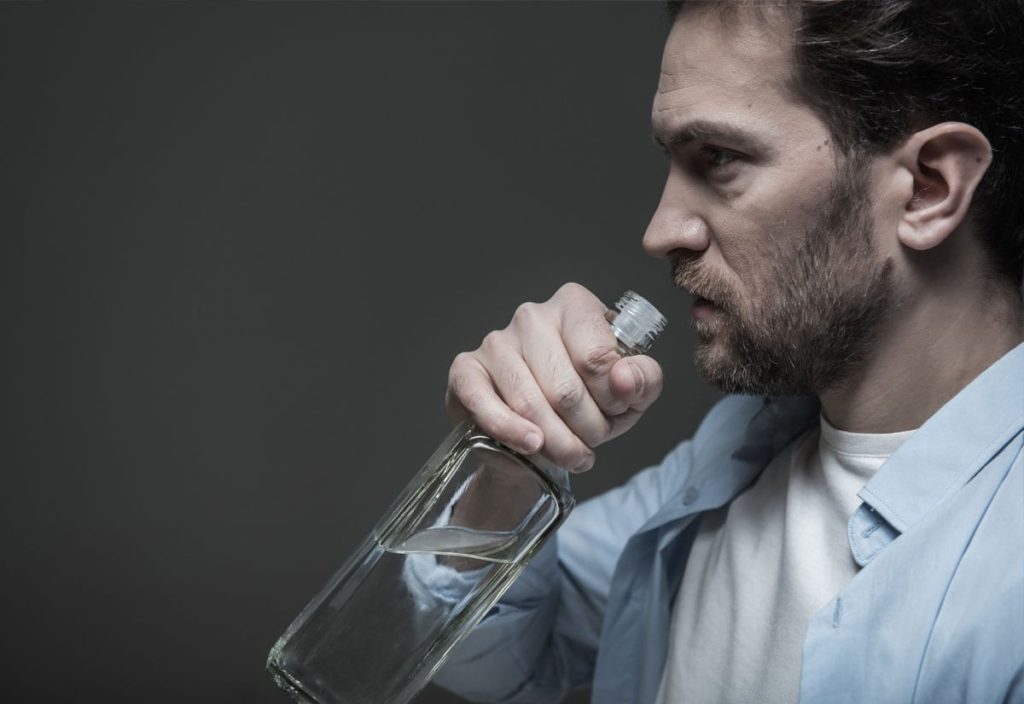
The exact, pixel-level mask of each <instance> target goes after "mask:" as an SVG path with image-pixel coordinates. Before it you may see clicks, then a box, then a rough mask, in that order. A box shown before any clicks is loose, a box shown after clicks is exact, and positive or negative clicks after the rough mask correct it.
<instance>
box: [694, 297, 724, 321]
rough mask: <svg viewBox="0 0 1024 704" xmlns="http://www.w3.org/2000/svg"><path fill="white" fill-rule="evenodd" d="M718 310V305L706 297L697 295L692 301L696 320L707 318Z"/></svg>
mask: <svg viewBox="0 0 1024 704" xmlns="http://www.w3.org/2000/svg"><path fill="white" fill-rule="evenodd" d="M717 312H718V306H716V305H715V304H714V303H712V302H711V301H709V300H708V299H706V298H703V297H701V296H698V297H697V298H696V300H694V302H693V310H692V314H693V317H694V318H695V319H697V320H709V319H711V318H712V317H714V316H715V314H716V313H717Z"/></svg>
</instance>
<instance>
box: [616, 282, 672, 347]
mask: <svg viewBox="0 0 1024 704" xmlns="http://www.w3.org/2000/svg"><path fill="white" fill-rule="evenodd" d="M615 308H616V309H617V310H618V311H619V314H618V315H616V316H615V319H614V320H612V330H613V331H614V332H615V337H616V338H618V340H619V342H621V343H622V344H623V345H625V346H626V347H628V348H629V349H630V350H631V351H634V352H636V353H637V354H645V353H646V352H647V350H649V349H650V348H651V345H652V344H654V341H655V339H657V337H658V335H660V334H661V331H662V330H664V329H665V325H666V323H667V322H668V321H667V320H665V316H664V315H662V314H661V313H660V312H659V311H658V309H657V308H655V307H654V306H653V305H651V304H650V302H649V301H648V300H647V299H646V298H644V297H643V296H641V295H639V294H638V293H636V292H634V291H626V292H625V293H624V294H622V297H621V298H619V300H618V301H617V302H616V303H615Z"/></svg>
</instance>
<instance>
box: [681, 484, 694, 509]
mask: <svg viewBox="0 0 1024 704" xmlns="http://www.w3.org/2000/svg"><path fill="white" fill-rule="evenodd" d="M696 500H697V490H696V489H694V488H693V487H692V486H691V487H690V488H689V489H687V490H686V491H685V492H684V493H683V506H689V505H690V504H692V503H693V502H694V501H696Z"/></svg>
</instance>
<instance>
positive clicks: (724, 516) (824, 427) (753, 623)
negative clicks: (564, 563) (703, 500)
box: [657, 417, 914, 704]
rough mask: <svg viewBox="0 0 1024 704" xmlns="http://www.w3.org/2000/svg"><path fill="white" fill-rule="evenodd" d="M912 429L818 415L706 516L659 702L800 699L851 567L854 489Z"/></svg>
mask: <svg viewBox="0 0 1024 704" xmlns="http://www.w3.org/2000/svg"><path fill="white" fill-rule="evenodd" d="M913 432H914V431H912V430H908V431H904V432H899V433H884V434H868V433H848V432H845V431H842V430H838V429H836V428H834V427H832V426H831V425H829V423H828V421H826V420H825V418H824V417H822V418H821V422H820V428H814V429H812V430H811V431H809V432H807V433H805V434H804V435H802V436H801V437H799V438H798V439H797V440H795V441H794V442H793V443H791V444H790V445H789V446H788V447H787V448H786V449H785V450H783V451H782V452H781V453H780V454H779V455H778V456H777V457H776V458H775V459H773V460H772V462H771V463H770V464H769V465H768V467H766V468H765V470H764V472H763V473H762V474H761V476H760V477H758V479H757V481H756V482H755V483H754V484H753V485H752V486H751V487H750V488H749V489H747V490H746V491H744V492H743V493H742V494H741V495H740V496H738V497H737V498H736V499H735V500H734V501H732V503H730V504H727V505H726V506H724V507H722V508H721V509H718V510H716V511H711V512H709V513H707V514H705V515H704V517H703V518H702V520H701V525H700V528H699V529H698V533H697V537H696V540H695V541H694V544H693V549H692V551H691V552H690V556H689V558H688V560H687V563H686V571H685V573H684V574H683V580H682V584H681V585H680V587H679V592H678V594H677V595H676V600H675V603H674V605H673V609H672V630H671V636H670V642H669V650H668V657H667V660H666V662H665V670H664V673H663V675H662V681H661V688H660V690H659V692H658V699H657V702H658V704H704V703H711V702H715V703H727V702H733V703H736V704H739V703H741V702H742V703H744V704H745V703H747V702H759V703H763V704H774V703H777V702H778V703H781V702H796V701H797V700H798V698H799V694H800V657H801V651H802V649H803V642H804V636H805V632H806V630H807V624H808V623H809V621H810V619H811V617H812V616H813V615H814V614H815V613H816V612H817V611H818V610H820V609H821V608H823V607H824V606H825V605H826V604H828V603H829V602H830V601H831V600H832V599H833V598H834V597H835V595H836V594H837V593H838V592H839V591H840V590H841V589H842V588H843V587H845V586H846V584H847V583H848V582H849V581H850V580H851V579H852V578H853V577H854V575H855V574H856V573H857V570H858V569H859V568H858V566H857V563H856V562H854V559H853V555H852V554H851V552H850V544H849V541H848V539H847V535H846V531H847V523H848V521H849V519H850V515H851V514H852V513H853V512H854V511H855V510H856V509H857V507H858V506H860V504H861V500H860V499H859V498H858V497H857V492H858V491H859V490H860V489H861V487H863V486H864V484H866V483H867V481H868V479H870V478H871V476H872V475H873V474H874V473H875V472H876V471H877V470H878V468H879V467H880V466H881V465H882V463H883V462H885V460H886V459H887V458H888V457H889V455H891V454H892V453H893V452H895V451H896V449H897V448H898V447H899V446H900V444H901V443H903V442H904V441H905V440H906V439H907V438H908V437H910V435H911V434H913Z"/></svg>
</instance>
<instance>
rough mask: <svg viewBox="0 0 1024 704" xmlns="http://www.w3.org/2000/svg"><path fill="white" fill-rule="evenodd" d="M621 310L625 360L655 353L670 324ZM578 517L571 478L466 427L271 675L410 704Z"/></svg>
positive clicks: (650, 310) (338, 577)
mask: <svg viewBox="0 0 1024 704" xmlns="http://www.w3.org/2000/svg"><path fill="white" fill-rule="evenodd" d="M616 308H617V309H618V314H617V315H615V317H614V318H613V319H612V320H611V327H612V330H613V332H614V333H615V337H616V339H617V340H618V346H619V352H620V353H621V354H623V355H632V354H642V353H645V352H646V351H647V350H648V349H649V348H650V346H651V344H652V343H653V342H654V339H655V338H656V337H657V335H658V334H659V333H660V332H661V331H662V330H663V329H664V327H665V318H664V317H663V316H662V315H661V314H660V313H659V312H658V311H657V309H656V308H654V306H652V305H651V304H650V303H648V302H647V301H646V300H645V299H643V298H641V297H640V296H638V295H637V294H635V293H633V292H632V291H627V292H626V293H625V295H623V296H622V298H620V299H619V301H618V303H617V304H616ZM574 505H575V501H574V499H573V496H572V492H571V490H570V488H569V480H568V473H567V472H566V470H564V469H562V468H560V467H555V466H553V465H551V464H550V463H549V462H547V461H546V460H544V459H543V458H541V457H539V456H533V457H526V456H524V455H521V454H519V453H518V452H516V451H515V450H512V449H510V448H508V447H505V446H504V445H502V444H501V443H499V442H497V441H496V440H494V439H493V438H491V437H488V436H487V435H486V434H485V433H483V432H481V431H480V430H478V429H477V428H476V427H474V426H473V425H471V424H469V423H463V424H461V425H459V426H458V427H456V428H455V430H454V431H453V432H452V433H451V434H450V435H449V436H448V437H447V438H446V439H445V440H444V442H442V443H441V446H440V447H439V448H438V449H437V451H435V452H434V454H433V455H432V456H431V457H430V459H428V460H427V462H426V464H425V465H423V468H422V469H421V470H420V471H419V472H418V473H417V474H416V475H415V476H414V477H413V479H412V481H411V482H410V483H409V485H408V486H407V487H406V488H405V490H404V491H403V492H402V494H401V495H400V496H399V497H398V498H397V499H396V500H395V502H394V504H392V506H391V508H390V509H389V510H388V512H387V513H386V514H385V515H384V517H383V518H381V520H380V522H379V523H378V524H377V525H376V527H375V528H374V529H373V531H372V533H371V534H370V535H369V536H368V537H367V538H366V540H365V541H364V542H363V544H362V545H361V546H360V547H359V548H358V549H357V550H356V552H355V554H353V555H352V556H350V557H349V559H348V561H347V562H346V563H345V564H344V565H343V566H342V568H341V569H340V570H339V571H338V572H337V573H336V574H335V575H334V576H333V577H332V578H331V579H330V581H329V582H328V583H327V585H326V586H325V587H324V588H323V589H322V590H321V591H320V593H319V594H317V595H316V597H314V598H313V600H312V601H311V602H310V603H309V604H308V605H307V606H306V607H305V608H304V609H303V610H302V612H301V613H300V614H299V615H298V616H297V617H296V619H295V620H294V621H293V622H292V624H291V625H290V626H289V627H288V629H287V630H286V631H285V633H284V635H282V636H281V637H280V638H279V639H278V641H277V643H276V644H275V645H274V647H273V648H272V649H271V651H270V656H269V658H268V660H267V670H268V671H269V672H270V674H271V676H272V677H273V679H274V681H275V682H276V683H277V685H278V686H279V687H281V688H282V689H284V690H285V691H287V692H288V693H289V694H291V695H292V698H293V699H294V700H296V701H298V702H303V703H304V704H405V703H406V702H408V701H409V700H410V699H412V698H413V697H414V696H416V694H417V693H418V692H419V691H420V690H421V689H422V688H423V687H424V686H426V684H427V683H428V682H429V681H430V678H431V677H433V675H434V673H436V672H437V670H438V669H440V667H441V665H442V664H443V663H444V660H445V658H446V657H447V655H448V653H449V652H450V651H451V649H452V648H453V647H454V646H455V644H456V643H458V642H459V640H461V639H462V638H463V637H464V636H465V635H466V634H467V633H469V631H471V630H472V629H473V627H474V626H475V625H476V624H477V623H478V622H479V621H480V620H481V619H482V618H483V617H484V615H485V614H486V613H487V612H488V611H489V610H490V608H491V607H492V606H493V605H494V603H495V602H496V601H498V599H499V598H500V597H501V595H502V594H503V593H504V592H505V590H506V589H508V587H509V586H510V585H511V584H512V582H513V581H514V580H515V578H516V577H517V576H518V575H519V573H520V572H522V570H523V568H524V567H525V566H526V563H527V562H528V561H529V560H530V558H531V557H532V556H533V555H534V553H536V552H537V550H539V549H540V547H541V545H542V544H543V543H544V541H545V540H546V539H547V538H548V537H549V536H551V534H552V533H553V532H554V531H555V529H556V528H558V526H559V525H560V524H561V523H562V521H563V520H565V517H566V516H567V515H568V513H569V511H570V510H571V509H572V507H573V506H574Z"/></svg>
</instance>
